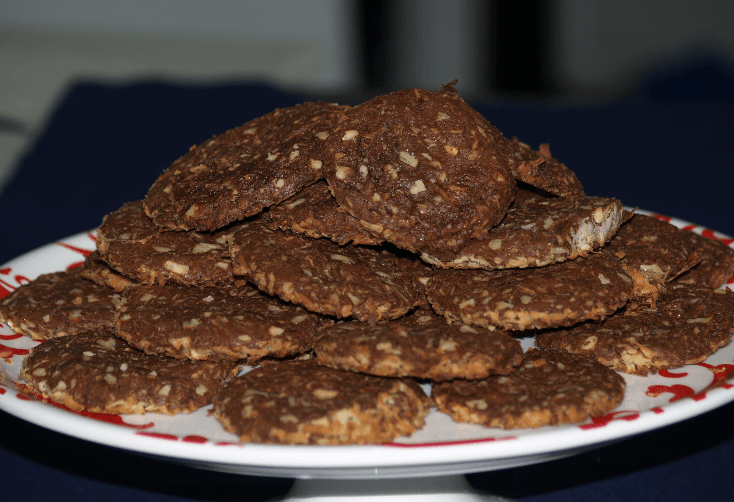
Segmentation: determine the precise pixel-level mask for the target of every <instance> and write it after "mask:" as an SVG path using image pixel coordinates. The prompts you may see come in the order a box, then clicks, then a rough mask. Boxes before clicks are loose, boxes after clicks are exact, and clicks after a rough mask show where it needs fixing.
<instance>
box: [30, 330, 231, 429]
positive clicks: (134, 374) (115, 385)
mask: <svg viewBox="0 0 734 502" xmlns="http://www.w3.org/2000/svg"><path fill="white" fill-rule="evenodd" d="M233 369H234V363H229V362H209V361H188V360H185V361H182V360H178V359H172V358H170V357H161V356H151V355H148V354H145V353H143V352H141V351H139V350H136V349H134V348H132V347H130V346H129V345H128V344H126V343H125V342H124V341H122V340H120V339H119V338H117V337H116V336H114V335H113V334H112V332H111V331H109V330H98V331H93V332H85V333H80V334H78V335H76V336H66V337H63V338H55V339H53V340H49V341H47V342H45V343H42V344H40V345H38V346H36V347H34V348H33V349H31V351H30V353H29V354H28V356H26V358H25V359H24V360H23V368H22V370H21V374H20V380H21V381H23V382H25V383H26V385H27V386H28V389H29V390H30V391H31V392H34V393H38V394H41V395H42V396H43V397H45V398H47V399H50V400H51V401H54V402H56V403H59V404H63V405H64V406H66V407H67V408H69V409H71V410H74V411H81V410H87V411H90V412H92V413H113V414H116V413H121V414H130V413H137V414H142V413H151V412H152V413H165V414H168V415H174V414H177V413H190V412H192V411H195V410H197V409H199V408H201V407H202V406H206V405H208V404H210V403H211V402H212V400H213V399H214V395H215V394H216V393H217V392H218V390H219V387H220V386H221V384H222V382H223V381H224V379H225V378H227V377H229V376H231V375H232V371H233Z"/></svg>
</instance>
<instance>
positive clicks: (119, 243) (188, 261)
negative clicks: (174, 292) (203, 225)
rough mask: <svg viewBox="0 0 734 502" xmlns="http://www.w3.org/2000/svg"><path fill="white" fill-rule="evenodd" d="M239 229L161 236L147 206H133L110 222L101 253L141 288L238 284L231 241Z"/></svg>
mask: <svg viewBox="0 0 734 502" xmlns="http://www.w3.org/2000/svg"><path fill="white" fill-rule="evenodd" d="M236 228H237V224H235V225H233V226H230V227H227V228H225V229H222V230H216V231H214V232H197V231H193V230H192V231H187V232H161V231H160V230H159V229H158V228H157V227H156V226H155V225H154V224H153V222H152V221H151V219H150V218H148V216H147V215H146V214H145V212H144V211H143V204H142V201H133V202H127V203H125V204H124V205H123V206H122V207H121V208H120V209H118V210H117V211H115V212H113V213H111V214H109V215H107V216H105V217H104V219H103V221H102V225H100V227H99V229H98V230H97V249H98V251H99V253H100V255H101V256H102V258H103V259H104V261H105V262H107V264H108V265H110V266H111V267H112V268H113V269H115V270H116V271H118V272H120V273H122V274H124V275H126V276H128V277H131V278H133V279H134V280H135V281H137V282H140V283H145V284H166V283H168V282H174V283H177V284H185V285H199V286H213V285H226V284H233V283H234V282H235V279H234V277H233V276H232V265H231V262H230V259H229V245H228V243H227V237H228V236H229V234H230V233H231V232H232V231H234V230H235V229H236Z"/></svg>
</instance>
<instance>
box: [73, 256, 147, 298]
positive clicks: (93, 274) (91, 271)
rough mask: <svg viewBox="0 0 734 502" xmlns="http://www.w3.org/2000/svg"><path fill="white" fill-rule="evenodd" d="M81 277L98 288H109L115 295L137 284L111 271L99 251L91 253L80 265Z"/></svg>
mask: <svg viewBox="0 0 734 502" xmlns="http://www.w3.org/2000/svg"><path fill="white" fill-rule="evenodd" d="M81 276H82V277H84V278H85V279H89V280H90V281H92V282H95V283H97V284H99V285H100V286H109V287H110V288H112V289H113V291H114V292H115V293H120V292H121V291H123V290H125V289H127V288H129V287H130V286H134V285H136V284H137V283H136V282H135V281H133V280H132V279H130V278H129V277H127V276H124V275H122V274H120V273H118V272H116V271H115V270H114V269H112V268H111V267H110V266H109V265H108V264H107V262H106V261H104V260H103V259H102V255H100V254H99V251H94V252H92V253H91V254H90V255H89V256H87V258H86V259H85V260H84V263H82V270H81Z"/></svg>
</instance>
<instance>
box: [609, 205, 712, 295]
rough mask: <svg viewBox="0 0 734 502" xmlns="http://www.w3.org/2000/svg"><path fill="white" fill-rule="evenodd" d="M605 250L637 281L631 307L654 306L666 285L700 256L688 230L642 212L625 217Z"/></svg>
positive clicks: (693, 263) (696, 261)
mask: <svg viewBox="0 0 734 502" xmlns="http://www.w3.org/2000/svg"><path fill="white" fill-rule="evenodd" d="M605 251H607V252H609V253H612V254H614V255H615V256H617V257H619V258H620V259H621V260H622V263H623V264H624V266H625V268H627V270H628V275H630V276H631V277H632V278H633V279H635V282H636V283H637V284H638V287H637V292H636V293H635V294H634V295H633V298H632V301H631V306H633V307H636V306H638V305H639V306H645V305H648V306H654V305H655V302H656V301H657V298H658V297H659V296H660V295H661V294H662V293H664V292H665V285H666V284H667V283H668V282H669V281H671V280H673V279H674V278H675V277H677V276H679V275H680V274H682V273H683V272H685V271H686V270H688V269H690V268H691V267H693V266H694V265H695V264H696V263H698V262H699V260H700V259H701V254H700V253H699V252H698V251H696V249H695V248H694V246H693V243H692V242H691V238H690V232H686V231H684V230H681V229H679V228H678V227H676V226H675V225H672V224H670V223H668V222H666V221H662V220H660V219H658V218H656V217H654V216H648V215H644V214H635V215H634V216H632V217H631V218H630V219H629V220H628V221H626V222H625V223H624V224H623V225H622V226H621V227H620V228H619V231H618V232H617V235H615V236H614V238H613V239H612V240H611V241H610V242H609V244H608V245H607V246H606V247H605Z"/></svg>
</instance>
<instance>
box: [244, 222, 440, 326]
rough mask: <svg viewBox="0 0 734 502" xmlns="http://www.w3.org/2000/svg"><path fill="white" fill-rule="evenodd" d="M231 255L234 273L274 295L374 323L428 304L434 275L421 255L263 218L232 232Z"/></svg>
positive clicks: (325, 312)
mask: <svg viewBox="0 0 734 502" xmlns="http://www.w3.org/2000/svg"><path fill="white" fill-rule="evenodd" d="M230 254H231V256H232V263H233V271H234V274H235V275H237V276H242V277H244V278H246V279H247V280H248V281H250V282H252V283H254V284H256V285H257V286H258V288H260V289H261V290H262V291H265V292H267V293H268V294H270V295H275V296H279V297H280V298H282V299H284V300H286V301H289V302H293V303H297V304H299V305H303V306H304V307H306V308H307V309H308V310H311V311H313V312H318V313H320V314H326V315H332V316H335V317H338V318H345V317H350V316H351V317H354V318H355V319H357V320H359V321H363V322H369V323H375V322H377V321H380V320H384V319H394V318H397V317H400V316H402V315H403V314H405V313H406V312H408V311H409V310H410V309H411V308H413V307H415V306H417V305H418V304H420V303H421V302H424V301H425V292H424V287H423V284H422V282H421V281H423V282H425V281H426V280H427V279H426V278H427V277H428V276H429V275H430V273H431V270H429V268H428V266H427V265H425V264H423V263H422V262H421V261H420V260H417V259H413V258H409V257H402V256H398V255H396V254H393V253H390V252H388V251H378V250H376V249H373V248H369V247H361V246H339V245H338V244H336V243H334V242H332V241H330V240H327V239H312V238H309V237H305V236H303V235H299V234H294V233H292V232H286V231H281V230H271V229H269V228H268V227H267V224H266V222H265V221H263V220H262V219H260V220H254V221H251V222H248V223H246V224H243V226H242V228H241V229H239V230H238V231H237V232H235V233H234V234H233V235H232V240H231V244H230Z"/></svg>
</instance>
